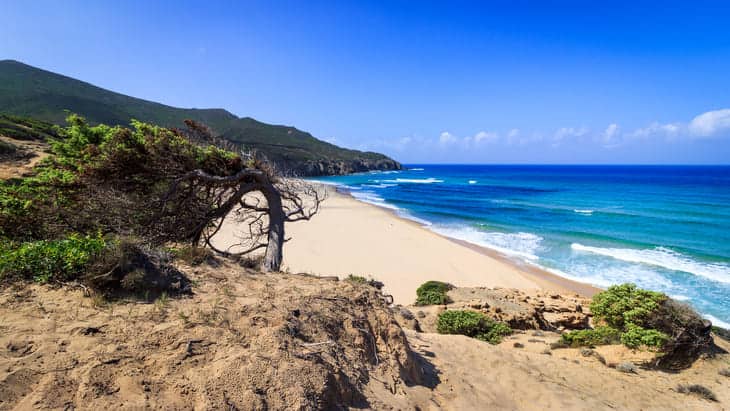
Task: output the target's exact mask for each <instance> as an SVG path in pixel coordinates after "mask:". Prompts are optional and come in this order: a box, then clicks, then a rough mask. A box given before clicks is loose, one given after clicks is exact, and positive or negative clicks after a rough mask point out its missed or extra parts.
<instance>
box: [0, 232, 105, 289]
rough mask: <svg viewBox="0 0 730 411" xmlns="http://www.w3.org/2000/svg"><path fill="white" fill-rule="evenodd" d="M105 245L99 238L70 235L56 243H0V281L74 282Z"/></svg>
mask: <svg viewBox="0 0 730 411" xmlns="http://www.w3.org/2000/svg"><path fill="white" fill-rule="evenodd" d="M107 246H108V243H107V241H106V240H104V238H102V237H101V236H99V235H97V236H91V235H87V236H81V235H78V234H71V235H69V236H68V237H66V238H64V239H60V240H40V241H30V242H24V243H13V242H8V241H6V242H3V243H0V279H3V280H4V279H26V280H30V279H33V280H35V281H38V282H41V283H46V282H50V281H69V280H74V279H76V278H78V277H79V276H81V275H82V274H83V273H84V269H85V268H86V267H87V265H88V264H89V263H90V262H92V261H93V259H94V258H95V257H96V256H98V255H99V254H100V253H101V252H102V251H103V250H104V249H105V248H106V247H107Z"/></svg>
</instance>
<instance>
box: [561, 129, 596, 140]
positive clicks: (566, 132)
mask: <svg viewBox="0 0 730 411" xmlns="http://www.w3.org/2000/svg"><path fill="white" fill-rule="evenodd" d="M586 134H588V129H587V128H585V127H581V128H575V127H562V128H559V129H558V130H557V131H556V132H555V134H553V140H555V141H562V140H563V139H565V138H567V137H582V136H584V135H586Z"/></svg>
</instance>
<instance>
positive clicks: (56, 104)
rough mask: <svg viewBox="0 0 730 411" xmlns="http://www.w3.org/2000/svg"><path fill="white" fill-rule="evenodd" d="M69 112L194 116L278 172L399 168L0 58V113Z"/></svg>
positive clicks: (103, 116) (281, 129) (217, 113)
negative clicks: (263, 156)
mask: <svg viewBox="0 0 730 411" xmlns="http://www.w3.org/2000/svg"><path fill="white" fill-rule="evenodd" d="M69 111H70V112H74V113H78V114H80V115H82V116H84V117H86V118H87V119H88V120H89V121H91V122H92V123H105V124H111V125H117V124H119V125H128V124H129V121H130V120H131V119H137V120H141V121H145V122H149V123H154V124H159V125H162V126H167V127H180V126H181V125H182V122H183V120H185V119H192V120H196V121H199V122H202V123H204V124H206V125H208V126H209V127H210V128H212V129H213V130H214V131H215V132H216V133H217V134H220V135H221V136H223V137H225V138H226V139H228V140H230V141H233V142H236V143H240V144H242V145H244V146H246V147H247V148H249V149H256V150H258V151H261V152H263V153H265V154H266V155H267V156H268V157H269V158H270V159H272V160H274V161H275V162H276V163H277V164H278V165H279V166H280V167H281V168H282V169H283V170H284V171H286V172H291V173H294V174H299V175H323V174H345V173H350V172H357V171H367V170H372V169H388V170H390V169H397V168H400V164H398V163H397V162H395V161H393V160H391V159H389V158H388V157H386V156H384V155H382V154H378V153H372V152H361V151H357V150H348V149H344V148H341V147H337V146H335V145H333V144H330V143H327V142H324V141H321V140H318V139H316V138H314V137H313V136H312V135H311V134H309V133H307V132H304V131H301V130H298V129H296V128H294V127H288V126H278V125H271V124H266V123H262V122H259V121H256V120H254V119H252V118H249V117H243V118H239V117H236V116H235V115H233V114H231V113H230V112H228V111H226V110H223V109H183V108H177V107H171V106H167V105H164V104H160V103H155V102H152V101H147V100H142V99H138V98H134V97H130V96H125V95H123V94H119V93H115V92H112V91H109V90H105V89H103V88H100V87H96V86H94V85H91V84H89V83H85V82H83V81H79V80H76V79H73V78H70V77H66V76H62V75H59V74H56V73H52V72H49V71H46V70H41V69H38V68H35V67H32V66H29V65H26V64H23V63H20V62H17V61H13V60H2V61H0V113H5V114H12V115H18V116H24V117H32V118H34V119H38V120H43V121H47V122H51V123H54V124H63V123H64V119H65V117H66V115H67V112H69Z"/></svg>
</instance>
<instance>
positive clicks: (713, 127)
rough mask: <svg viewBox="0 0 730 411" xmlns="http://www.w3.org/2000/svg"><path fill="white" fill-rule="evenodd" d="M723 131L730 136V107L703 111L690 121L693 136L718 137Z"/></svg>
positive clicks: (690, 130)
mask: <svg viewBox="0 0 730 411" xmlns="http://www.w3.org/2000/svg"><path fill="white" fill-rule="evenodd" d="M723 131H726V132H727V133H725V134H726V135H728V136H730V108H725V109H721V110H715V111H708V112H706V113H702V114H700V115H698V116H697V117H695V118H693V119H692V121H691V122H690V123H689V132H690V134H691V135H692V136H693V137H717V136H719V135H720V134H721V133H722V132H723Z"/></svg>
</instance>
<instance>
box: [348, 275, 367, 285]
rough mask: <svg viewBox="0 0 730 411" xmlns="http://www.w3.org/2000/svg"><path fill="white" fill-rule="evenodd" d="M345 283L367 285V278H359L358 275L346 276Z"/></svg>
mask: <svg viewBox="0 0 730 411" xmlns="http://www.w3.org/2000/svg"><path fill="white" fill-rule="evenodd" d="M345 281H349V282H351V283H355V284H367V283H368V279H367V278H365V277H363V276H360V275H354V274H350V275H348V276H347V278H345Z"/></svg>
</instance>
